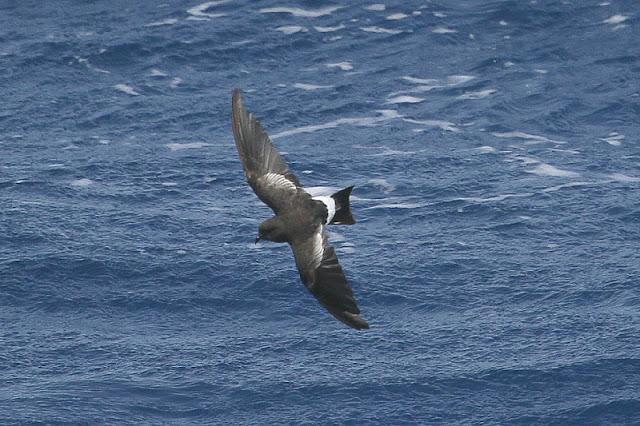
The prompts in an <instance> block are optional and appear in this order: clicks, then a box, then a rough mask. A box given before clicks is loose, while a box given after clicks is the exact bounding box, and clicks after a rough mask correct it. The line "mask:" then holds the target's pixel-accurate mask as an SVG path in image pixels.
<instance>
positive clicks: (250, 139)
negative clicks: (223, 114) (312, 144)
mask: <svg viewBox="0 0 640 426" xmlns="http://www.w3.org/2000/svg"><path fill="white" fill-rule="evenodd" d="M231 103H232V108H231V111H232V112H231V123H232V126H233V136H234V138H235V141H236V147H237V148H238V154H240V160H241V161H242V168H243V169H244V174H245V176H246V178H247V182H249V185H250V186H251V188H253V191H254V192H255V193H256V195H257V196H258V198H260V199H261V200H262V201H263V202H264V203H265V204H267V205H268V206H269V207H271V208H272V209H273V210H274V211H275V212H276V213H278V211H280V210H283V209H284V208H285V207H286V206H287V205H288V203H289V202H290V201H291V199H292V198H293V197H295V195H297V194H298V193H299V190H300V187H301V185H300V182H298V179H297V178H296V177H295V176H294V175H293V174H292V173H290V172H289V167H288V166H287V163H286V162H285V161H284V160H283V159H282V157H281V156H280V154H279V153H278V151H277V150H276V149H275V148H274V147H273V145H272V144H271V141H270V140H269V136H268V135H267V133H266V132H265V131H264V130H263V129H262V126H260V123H259V122H258V120H256V118H255V116H254V115H253V114H251V113H249V112H248V111H247V110H246V109H245V108H244V106H243V105H242V99H241V98H240V90H238V89H235V90H234V91H233V99H232V102H231Z"/></svg>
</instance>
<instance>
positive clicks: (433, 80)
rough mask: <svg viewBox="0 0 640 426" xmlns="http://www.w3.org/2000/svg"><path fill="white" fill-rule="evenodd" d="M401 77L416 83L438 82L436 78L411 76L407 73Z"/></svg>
mask: <svg viewBox="0 0 640 426" xmlns="http://www.w3.org/2000/svg"><path fill="white" fill-rule="evenodd" d="M402 79H403V80H406V81H408V82H411V83H418V84H436V83H438V82H439V80H436V79H435V78H417V77H411V76H408V75H407V76H404V77H402Z"/></svg>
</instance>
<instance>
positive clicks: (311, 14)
mask: <svg viewBox="0 0 640 426" xmlns="http://www.w3.org/2000/svg"><path fill="white" fill-rule="evenodd" d="M338 9H342V7H341V6H327V7H322V8H320V9H315V10H311V9H302V8H299V7H266V8H264V9H260V10H258V12H260V13H290V14H291V15H293V16H297V17H299V18H318V17H320V16H325V15H331V14H332V13H333V12H335V11H336V10H338Z"/></svg>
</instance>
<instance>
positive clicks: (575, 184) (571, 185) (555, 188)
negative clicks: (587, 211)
mask: <svg viewBox="0 0 640 426" xmlns="http://www.w3.org/2000/svg"><path fill="white" fill-rule="evenodd" d="M594 184H595V183H594V182H569V183H563V184H562V185H555V186H550V187H549V188H544V189H543V190H542V192H556V191H560V190H561V189H564V188H575V187H579V186H589V185H594Z"/></svg>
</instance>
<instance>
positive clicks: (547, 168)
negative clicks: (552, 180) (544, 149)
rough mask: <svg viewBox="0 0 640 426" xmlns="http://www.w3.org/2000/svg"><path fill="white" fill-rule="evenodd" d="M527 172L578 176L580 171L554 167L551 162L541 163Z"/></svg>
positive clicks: (557, 175) (556, 175)
mask: <svg viewBox="0 0 640 426" xmlns="http://www.w3.org/2000/svg"><path fill="white" fill-rule="evenodd" d="M526 172H527V173H532V174H534V175H539V176H553V177H578V176H580V173H576V172H572V171H569V170H562V169H558V168H557V167H554V166H552V165H550V164H546V163H541V164H539V165H538V166H536V167H535V168H533V169H531V170H527V171H526Z"/></svg>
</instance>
